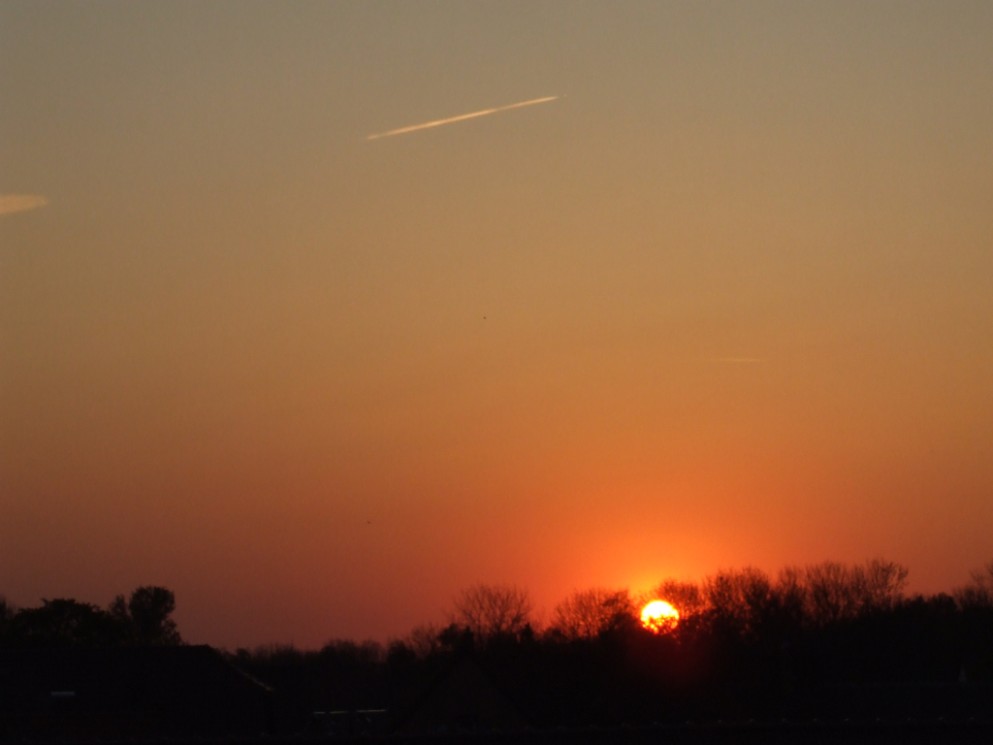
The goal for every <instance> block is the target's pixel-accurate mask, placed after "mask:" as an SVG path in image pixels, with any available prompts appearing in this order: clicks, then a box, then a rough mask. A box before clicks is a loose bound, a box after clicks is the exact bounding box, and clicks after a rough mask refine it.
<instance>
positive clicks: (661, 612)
mask: <svg viewBox="0 0 993 745" xmlns="http://www.w3.org/2000/svg"><path fill="white" fill-rule="evenodd" d="M678 624H679V611H678V610H676V608H675V606H673V605H672V603H669V602H667V601H665V600H652V601H651V602H649V603H647V604H646V605H645V607H644V608H642V609H641V625H642V626H644V627H645V628H646V629H648V630H649V631H652V632H654V633H656V634H665V633H667V632H669V631H672V630H673V629H674V628H676V626H677V625H678Z"/></svg>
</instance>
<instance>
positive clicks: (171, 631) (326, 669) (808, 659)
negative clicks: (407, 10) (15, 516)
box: [0, 560, 993, 732]
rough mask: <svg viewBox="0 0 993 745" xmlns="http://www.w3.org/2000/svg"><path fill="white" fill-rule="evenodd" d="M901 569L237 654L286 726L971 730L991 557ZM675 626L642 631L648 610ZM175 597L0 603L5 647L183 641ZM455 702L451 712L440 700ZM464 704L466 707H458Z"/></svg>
mask: <svg viewBox="0 0 993 745" xmlns="http://www.w3.org/2000/svg"><path fill="white" fill-rule="evenodd" d="M907 574H908V572H907V569H906V568H905V567H903V566H901V565H900V564H897V563H894V562H890V561H884V560H871V561H866V562H863V563H861V564H854V565H852V564H842V563H837V562H823V563H820V564H816V565H811V566H805V567H787V568H785V569H783V570H781V571H780V572H779V573H778V574H777V575H776V576H774V577H773V576H770V575H768V574H766V573H764V572H762V571H760V570H757V569H754V568H744V569H735V570H726V571H720V572H717V573H715V574H713V575H711V576H709V577H707V578H705V579H704V580H703V581H701V582H699V583H694V582H682V581H677V580H666V581H664V582H662V583H660V584H659V585H658V587H656V588H655V589H654V590H653V592H651V593H648V594H646V595H645V596H643V597H634V596H632V595H631V593H630V592H629V591H627V590H624V589H587V590H581V591H576V592H574V593H572V594H571V595H570V596H569V597H567V598H566V599H564V600H563V601H562V602H561V603H560V604H559V605H558V606H556V607H555V608H554V610H553V612H552V614H551V617H550V618H549V620H548V622H547V624H546V625H544V626H541V625H539V623H538V621H537V619H536V618H535V614H534V609H533V605H532V602H531V599H530V597H529V595H528V593H527V591H526V590H524V589H522V588H519V587H515V586H510V585H477V586H474V587H470V588H468V589H466V590H464V591H463V592H462V593H460V594H459V595H458V596H457V597H456V598H455V599H454V602H453V605H452V609H451V612H450V616H449V618H448V619H447V623H446V624H445V625H443V626H422V627H418V628H416V629H414V630H413V631H412V632H411V633H410V634H409V635H407V636H406V637H405V638H402V639H396V640H393V641H391V642H389V643H388V644H386V645H383V644H380V643H378V642H371V641H366V642H356V641H349V640H335V641H331V642H329V643H328V644H326V645H325V646H324V647H322V648H321V649H319V650H300V649H296V648H294V647H292V646H272V645H270V646H263V647H259V648H256V649H251V650H249V649H238V650H237V651H235V652H227V653H226V654H227V657H228V659H229V660H230V661H231V662H232V663H233V664H234V665H235V666H236V667H238V668H240V669H241V670H243V671H244V672H246V673H248V674H250V675H251V676H253V677H254V678H256V679H258V680H260V681H263V682H265V683H266V684H267V685H269V686H271V687H272V690H273V691H274V707H275V710H276V711H275V715H274V717H275V721H277V722H279V723H280V725H279V728H280V729H282V730H284V731H304V730H307V729H308V728H318V729H320V728H321V727H326V725H327V723H326V721H325V722H324V723H321V722H320V721H318V719H319V717H318V715H316V714H315V712H325V713H326V712H332V711H337V712H360V711H366V712H368V711H370V710H375V711H381V710H385V711H386V712H388V717H389V725H388V726H389V728H390V731H407V732H411V731H440V730H442V729H447V730H448V731H451V730H453V729H460V728H461V729H464V730H471V729H476V730H479V729H500V728H502V727H503V728H510V727H517V726H523V725H527V726H529V727H534V728H543V729H544V728H552V727H591V726H595V727H613V726H618V725H622V724H628V725H639V724H641V725H644V724H648V723H661V724H683V723H685V722H687V721H699V722H715V721H719V720H720V721H748V720H753V719H754V720H760V721H776V722H779V721H783V720H810V719H812V718H815V717H821V718H837V719H839V720H840V719H849V718H851V719H856V720H873V721H874V720H875V719H877V718H883V719H893V718H900V719H902V720H907V719H908V718H932V719H937V718H939V717H946V718H952V719H957V720H965V719H968V718H972V717H977V716H978V717H986V718H987V719H988V717H989V712H990V711H993V562H991V563H990V564H989V565H987V566H986V567H985V568H984V569H983V570H981V571H977V572H975V573H974V574H973V576H972V578H971V581H970V582H968V583H967V584H966V585H964V586H962V587H960V588H957V589H955V590H953V591H952V592H951V593H939V594H935V595H921V594H917V595H913V596H908V595H907V594H906V593H905V586H906V581H907ZM653 597H658V598H663V599H665V600H668V601H669V602H670V603H672V604H673V605H674V606H676V607H677V608H678V609H679V611H680V614H681V618H680V621H679V623H678V625H677V626H676V627H675V628H674V629H673V630H672V631H670V632H668V633H665V634H654V633H652V632H650V631H648V630H646V629H645V628H643V627H642V626H641V624H640V622H639V618H638V612H639V609H640V607H641V604H642V603H643V602H644V601H645V600H648V599H650V598H653ZM174 607H175V599H174V597H173V595H172V593H171V591H169V590H167V589H165V588H156V587H143V588H138V589H137V590H135V591H134V592H133V593H132V594H131V596H130V597H129V598H128V599H125V598H123V596H122V597H118V598H117V599H115V601H114V602H113V603H111V604H110V606H108V607H107V608H106V609H100V608H97V607H96V606H92V605H87V604H83V603H77V602H76V601H74V600H51V601H45V602H44V603H43V605H42V606H41V607H39V608H34V609H24V610H14V609H11V608H8V607H6V606H5V605H0V645H5V646H44V645H52V646H59V645H67V646H73V645H104V644H110V645H114V644H117V645H127V644H139V645H147V644H154V645H175V644H179V643H180V642H181V640H180V636H179V633H178V630H177V629H176V626H175V624H174V623H173V622H172V620H171V618H170V616H171V613H172V612H173V609H174ZM441 699H444V700H445V703H444V705H442V704H441V703H439V701H440V700H441ZM453 701H456V703H452V702H453Z"/></svg>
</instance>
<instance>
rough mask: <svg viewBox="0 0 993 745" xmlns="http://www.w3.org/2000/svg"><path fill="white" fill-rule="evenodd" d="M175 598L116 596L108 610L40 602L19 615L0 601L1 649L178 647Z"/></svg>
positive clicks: (145, 591)
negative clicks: (2, 647)
mask: <svg viewBox="0 0 993 745" xmlns="http://www.w3.org/2000/svg"><path fill="white" fill-rule="evenodd" d="M175 609H176V596H175V594H174V593H173V592H172V590H169V589H168V588H165V587H157V586H152V585H149V586H145V587H139V588H137V589H135V590H134V591H132V592H131V594H130V595H129V596H128V597H125V596H124V595H118V596H117V597H115V598H114V600H113V601H112V602H111V603H110V604H109V605H108V606H107V607H106V608H100V607H98V606H96V605H93V604H91V603H81V602H78V601H77V600H75V599H74V598H57V599H54V600H42V603H41V605H40V606H38V607H37V608H21V609H16V608H13V607H12V606H10V605H9V604H8V603H7V602H6V600H5V599H3V598H2V597H0V646H5V647H15V648H17V647H110V646H118V645H128V644H130V645H175V644H180V643H181V642H182V639H181V637H180V635H179V631H178V629H177V628H176V622H175V621H174V620H173V619H172V613H173V611H175Z"/></svg>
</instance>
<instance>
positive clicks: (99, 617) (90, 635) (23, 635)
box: [8, 598, 124, 647]
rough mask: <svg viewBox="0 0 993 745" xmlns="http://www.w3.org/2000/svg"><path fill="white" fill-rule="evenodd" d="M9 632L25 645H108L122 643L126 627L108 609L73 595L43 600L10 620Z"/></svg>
mask: <svg viewBox="0 0 993 745" xmlns="http://www.w3.org/2000/svg"><path fill="white" fill-rule="evenodd" d="M8 627H9V636H10V637H11V638H12V639H13V641H14V642H15V643H16V644H19V645H23V646H53V647H68V646H72V647H76V646H107V645H113V644H119V643H120V642H121V640H122V639H123V637H124V630H123V629H122V628H121V626H120V625H119V624H118V623H117V622H116V621H115V619H114V618H113V617H112V616H111V615H110V614H109V613H107V612H105V611H102V610H100V609H99V608H98V607H97V606H95V605H91V604H90V603H80V602H77V601H76V600H74V599H72V598H56V599H54V600H42V604H41V606H40V607H38V608H24V609H22V610H20V611H18V613H17V614H16V615H15V616H14V617H13V618H12V619H11V620H10V621H9V623H8Z"/></svg>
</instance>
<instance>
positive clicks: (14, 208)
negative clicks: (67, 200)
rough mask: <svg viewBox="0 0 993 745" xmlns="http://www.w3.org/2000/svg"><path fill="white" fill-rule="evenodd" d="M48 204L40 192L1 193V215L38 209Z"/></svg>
mask: <svg viewBox="0 0 993 745" xmlns="http://www.w3.org/2000/svg"><path fill="white" fill-rule="evenodd" d="M46 204H48V199H47V198H46V197H43V196H41V195H40V194H0V217H3V216H4V215H14V214H17V213H18V212H27V211H28V210H36V209H38V208H39V207H44V206H45V205H46Z"/></svg>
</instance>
